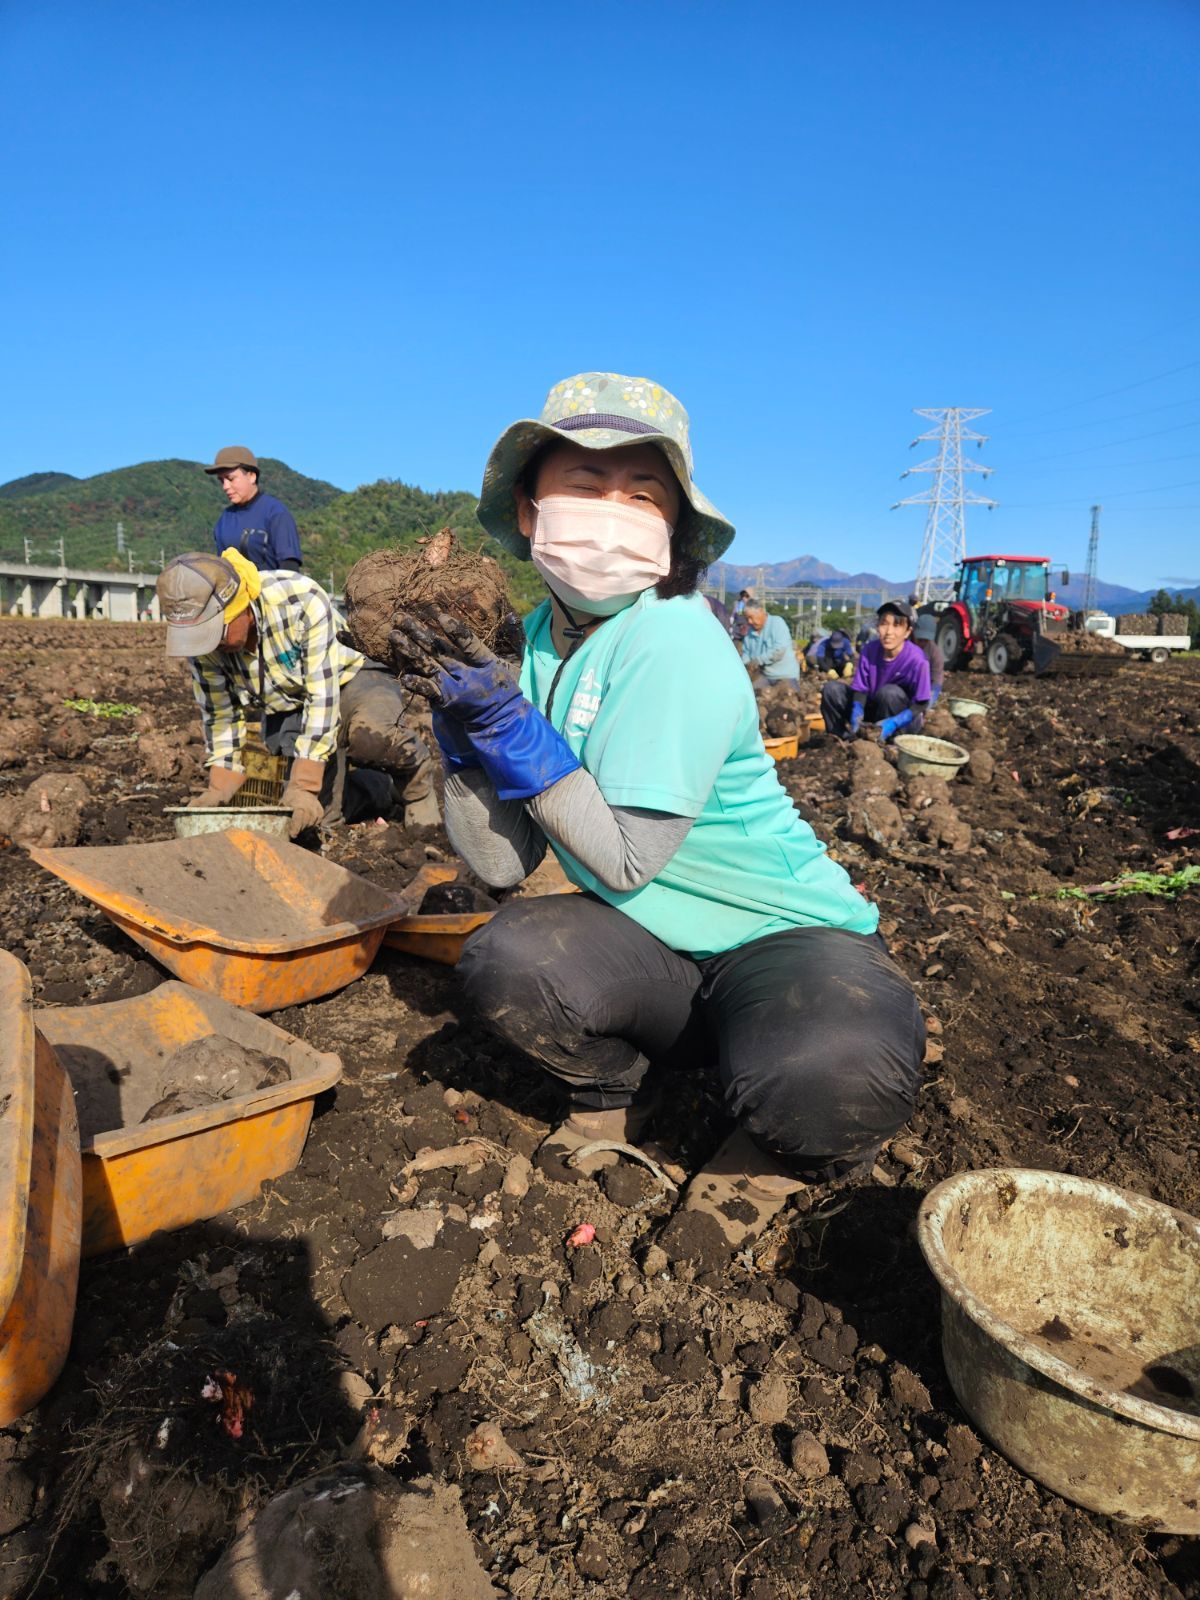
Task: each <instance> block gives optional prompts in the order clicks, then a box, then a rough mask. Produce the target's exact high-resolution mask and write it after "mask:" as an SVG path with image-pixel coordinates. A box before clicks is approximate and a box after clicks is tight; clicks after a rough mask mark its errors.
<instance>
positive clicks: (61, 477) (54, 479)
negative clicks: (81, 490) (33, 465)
mask: <svg viewBox="0 0 1200 1600" xmlns="http://www.w3.org/2000/svg"><path fill="white" fill-rule="evenodd" d="M78 482H79V479H78V478H75V477H72V475H71V474H70V473H69V472H29V473H26V475H25V477H23V478H12V479H10V481H9V482H8V483H0V500H16V499H18V498H20V497H21V496H22V495H31V494H46V493H47V492H48V491H49V490H51V489H57V488H58V487H59V486H60V485H61V484H64V483H78Z"/></svg>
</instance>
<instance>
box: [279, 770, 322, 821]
mask: <svg viewBox="0 0 1200 1600" xmlns="http://www.w3.org/2000/svg"><path fill="white" fill-rule="evenodd" d="M324 781H325V763H324V762H323V761H305V760H304V758H303V757H302V756H297V757H296V758H295V760H294V761H293V762H292V770H291V771H290V772H289V773H288V781H287V788H286V789H285V790H284V791H283V798H282V799H281V800H280V802H279V804H280V805H281V806H283V807H284V808H285V810H288V811H290V812H291V813H292V819H291V821H290V822H289V823H288V838H289V839H295V838H296V837H297V835H299V834H301V833H303V832H304V830H305V828H315V827H316V826H317V825H318V823H319V822H320V820H321V818H322V817H323V816H324V815H325V807H324V806H323V805H322V804H321V800H320V794H321V785H322V784H323V783H324Z"/></svg>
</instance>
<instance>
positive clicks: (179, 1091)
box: [142, 1033, 292, 1122]
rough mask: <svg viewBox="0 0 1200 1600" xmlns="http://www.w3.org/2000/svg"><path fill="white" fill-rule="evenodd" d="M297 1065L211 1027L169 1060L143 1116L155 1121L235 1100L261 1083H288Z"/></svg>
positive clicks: (262, 1087)
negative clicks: (292, 1066) (149, 1105)
mask: <svg viewBox="0 0 1200 1600" xmlns="http://www.w3.org/2000/svg"><path fill="white" fill-rule="evenodd" d="M291 1076H292V1069H291V1068H290V1067H289V1066H288V1064H287V1062H286V1061H285V1060H284V1059H283V1057H282V1056H269V1055H267V1054H266V1053H265V1052H264V1051H262V1050H251V1049H248V1048H247V1047H246V1046H245V1045H241V1044H238V1043H237V1042H236V1040H234V1039H226V1038H225V1037H224V1035H222V1034H219V1033H211V1034H209V1036H208V1037H207V1038H206V1039H193V1040H192V1042H191V1044H185V1045H182V1046H181V1047H180V1048H179V1049H178V1050H176V1051H175V1052H174V1054H173V1055H170V1056H168V1057H167V1059H166V1061H164V1062H163V1065H162V1069H161V1077H160V1080H159V1084H158V1087H157V1089H156V1091H155V1102H154V1104H153V1105H152V1106H151V1107H150V1109H149V1110H148V1111H147V1112H146V1114H145V1116H144V1117H143V1118H142V1121H143V1122H153V1121H155V1120H156V1119H157V1118H159V1117H172V1116H174V1115H175V1113H176V1112H177V1111H195V1110H197V1109H198V1108H199V1107H200V1106H205V1105H215V1104H216V1103H217V1101H219V1100H233V1099H235V1098H236V1097H237V1096H238V1095H240V1094H251V1093H253V1091H254V1090H255V1089H269V1088H272V1087H273V1086H274V1085H275V1084H277V1083H287V1082H288V1081H289V1080H290V1078H291Z"/></svg>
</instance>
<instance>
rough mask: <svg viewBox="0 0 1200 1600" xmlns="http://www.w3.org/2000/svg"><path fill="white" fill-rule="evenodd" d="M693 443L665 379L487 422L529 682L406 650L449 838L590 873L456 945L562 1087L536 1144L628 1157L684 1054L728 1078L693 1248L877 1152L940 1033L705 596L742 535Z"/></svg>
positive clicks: (463, 849) (498, 1022)
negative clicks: (565, 1106) (713, 570)
mask: <svg viewBox="0 0 1200 1600" xmlns="http://www.w3.org/2000/svg"><path fill="white" fill-rule="evenodd" d="M688 439H689V427H688V418H687V413H686V412H685V411H684V409H683V407H682V405H680V403H679V401H678V400H677V399H676V398H675V397H674V396H673V395H671V394H668V393H667V392H666V390H664V389H662V388H660V387H659V386H658V385H656V384H653V383H651V382H650V381H649V380H646V379H641V378H626V377H620V376H618V375H616V374H613V373H599V372H596V373H585V374H582V375H580V376H578V377H575V378H570V379H567V380H565V381H564V382H562V383H559V384H556V385H555V386H554V388H552V389H551V390H550V393H549V395H548V396H547V399H546V404H545V406H544V408H543V410H542V413H541V416H540V418H536V419H535V418H527V419H525V420H523V421H519V422H515V423H513V424H512V425H511V426H510V427H509V428H508V429H507V430H506V431H505V432H504V434H503V435H502V436H501V438H500V439H499V441H498V442H497V444H496V445H495V447H494V449H493V451H492V454H491V456H490V458H489V460H488V463H487V467H486V469H485V471H484V479H483V489H482V492H481V495H480V500H479V513H478V514H479V520H480V522H481V523H482V524H483V526H484V528H485V529H486V530H487V532H488V533H490V534H491V535H492V537H493V538H495V539H496V540H497V541H498V542H499V543H500V544H501V545H502V546H503V547H504V548H505V549H506V550H507V551H508V552H509V553H510V554H511V555H513V556H516V557H517V558H518V559H525V560H532V562H533V564H534V566H535V567H536V568H537V570H538V571H539V572H540V573H541V575H542V577H543V578H544V579H545V581H546V584H547V586H548V588H549V590H550V597H549V598H548V599H547V600H546V601H544V602H543V604H542V605H540V606H539V607H538V608H537V609H536V610H535V611H534V612H533V613H532V615H530V616H529V617H527V618H526V619H525V634H526V640H527V645H526V650H525V656H524V661H523V664H522V666H521V668H520V673H519V677H518V676H517V675H516V674H515V673H514V672H512V671H511V670H509V669H508V668H507V667H505V666H504V664H503V663H501V662H500V661H498V660H497V659H496V657H495V656H493V655H492V654H491V653H490V652H489V651H487V650H486V649H484V648H483V646H482V645H480V643H479V641H478V640H476V639H474V637H473V636H472V635H470V634H469V633H467V632H466V630H464V629H463V628H462V627H461V625H460V624H457V623H456V622H455V621H454V619H453V618H449V617H447V618H444V619H443V620H442V624H441V630H442V635H441V637H436V636H434V635H433V634H432V633H431V632H430V631H429V630H427V629H425V628H423V627H422V626H421V625H420V623H418V622H417V621H416V619H413V618H407V619H404V620H403V622H402V625H401V626H400V627H399V628H398V629H397V630H396V631H395V632H393V634H392V643H393V646H394V648H396V650H397V652H398V655H400V656H401V657H402V658H403V659H406V660H407V661H408V662H409V663H410V665H409V667H408V675H407V676H406V677H405V678H404V680H403V681H404V683H405V686H406V687H409V688H412V689H418V688H420V689H421V692H422V693H425V694H426V695H428V697H429V698H430V700H431V701H432V704H433V706H434V712H433V726H434V731H435V733H436V735H437V738H438V742H439V744H440V745H441V748H442V751H443V756H444V759H445V763H446V767H447V776H446V830H447V832H448V833H449V835H450V839H451V842H452V843H453V845H454V848H455V850H456V851H457V852H458V854H459V855H460V856H462V858H463V859H464V860H465V861H466V862H467V863H468V865H469V866H470V867H471V869H472V871H473V872H474V873H475V874H476V875H477V876H478V877H479V878H481V879H482V880H483V881H484V882H485V883H488V884H492V885H494V886H496V887H513V886H515V885H516V884H518V883H519V882H521V881H522V879H524V878H525V877H526V876H527V875H528V874H529V873H530V872H532V871H534V870H535V868H536V867H537V866H538V865H539V863H540V862H541V861H542V859H543V857H544V856H545V854H546V851H547V848H550V849H552V850H553V851H554V853H555V855H556V856H557V857H558V859H559V861H560V863H561V865H562V867H563V870H564V871H565V872H566V874H567V876H568V878H570V880H571V882H572V883H574V884H575V885H576V886H577V887H579V888H580V889H582V890H583V891H584V892H583V893H581V894H559V895H542V896H539V897H536V898H531V899H516V900H510V901H508V902H506V903H505V904H504V905H502V906H501V908H500V910H499V911H498V912H496V913H495V915H494V916H493V917H492V918H491V920H490V921H489V922H488V923H487V924H485V926H483V927H481V928H480V929H479V930H478V931H477V932H476V933H474V934H472V936H471V938H470V939H469V940H468V941H467V944H466V947H465V949H464V951H463V955H462V960H461V962H460V964H459V967H458V973H459V976H460V977H461V978H462V980H463V982H464V985H465V988H466V993H467V996H468V998H469V1000H470V1001H471V1002H472V1004H473V1005H474V1007H475V1008H476V1010H477V1012H478V1014H479V1015H480V1016H481V1017H482V1018H483V1019H484V1020H485V1021H486V1022H487V1023H488V1025H489V1026H491V1027H492V1028H493V1029H495V1030H496V1031H497V1032H498V1033H499V1034H500V1035H501V1036H502V1037H503V1038H504V1039H505V1040H507V1041H508V1043H509V1044H511V1045H513V1046H515V1047H516V1048H517V1049H519V1050H521V1051H523V1052H524V1053H525V1054H526V1055H527V1056H529V1057H531V1058H532V1060H533V1061H534V1062H536V1063H538V1064H539V1065H540V1066H541V1067H542V1068H544V1069H545V1070H547V1071H548V1072H549V1073H550V1074H551V1075H552V1076H553V1077H554V1079H555V1080H556V1081H557V1082H558V1083H559V1084H560V1085H561V1087H562V1088H563V1090H564V1091H565V1093H566V1094H567V1096H569V1115H568V1116H567V1117H566V1119H565V1121H564V1122H563V1123H562V1124H561V1125H560V1126H559V1127H558V1128H556V1129H555V1130H554V1131H553V1132H552V1133H551V1134H550V1135H549V1136H548V1138H547V1139H546V1141H545V1142H544V1144H543V1145H542V1147H541V1149H540V1151H539V1154H538V1162H539V1165H542V1166H543V1167H544V1168H545V1170H546V1171H547V1173H548V1174H549V1175H550V1176H552V1177H556V1178H561V1179H565V1180H567V1181H575V1179H576V1178H577V1176H578V1174H579V1173H581V1172H583V1173H590V1172H593V1171H595V1170H596V1168H597V1167H598V1166H604V1165H611V1164H612V1162H613V1161H615V1160H616V1156H615V1155H614V1154H613V1153H612V1151H611V1148H610V1149H608V1150H606V1149H605V1148H604V1145H605V1143H606V1142H609V1141H613V1142H616V1143H618V1144H623V1143H628V1142H630V1141H634V1142H636V1141H637V1140H638V1139H639V1138H640V1137H641V1135H642V1133H643V1131H644V1130H645V1128H646V1125H647V1121H648V1118H649V1115H650V1113H651V1110H652V1107H653V1102H654V1098H655V1095H656V1093H657V1092H659V1089H660V1083H659V1075H660V1069H663V1068H665V1067H667V1065H668V1064H670V1063H673V1064H675V1065H676V1066H677V1067H678V1068H680V1069H683V1070H685V1071H698V1070H702V1069H704V1068H705V1067H708V1068H710V1069H711V1070H712V1071H713V1072H714V1073H715V1074H716V1076H717V1081H718V1083H719V1085H720V1090H721V1093H722V1095H723V1098H724V1103H725V1107H726V1110H727V1112H728V1115H729V1120H730V1123H731V1124H734V1125H735V1126H734V1131H733V1132H732V1133H731V1134H730V1136H729V1137H728V1138H727V1139H726V1140H725V1142H724V1144H723V1145H722V1146H721V1147H720V1149H719V1150H718V1151H717V1152H716V1153H715V1154H714V1155H713V1156H712V1157H711V1158H710V1160H709V1161H708V1162H707V1163H706V1164H705V1166H704V1167H703V1168H701V1169H700V1170H699V1171H698V1172H696V1174H695V1175H694V1177H693V1178H692V1180H691V1183H690V1184H689V1185H688V1188H687V1192H686V1194H685V1196H684V1199H683V1205H682V1210H681V1211H680V1212H678V1213H676V1216H675V1218H674V1219H673V1220H672V1222H671V1224H669V1226H668V1229H667V1231H666V1233H665V1234H664V1235H663V1237H662V1244H663V1248H664V1249H665V1250H666V1251H667V1253H668V1255H669V1256H670V1257H672V1258H673V1259H679V1258H684V1257H686V1258H688V1259H693V1260H694V1259H704V1258H706V1257H709V1252H710V1251H711V1252H712V1256H713V1257H715V1256H716V1255H717V1253H718V1252H720V1253H723V1254H724V1256H725V1259H728V1254H729V1253H731V1252H733V1251H736V1250H740V1249H743V1248H744V1247H745V1246H746V1245H747V1244H748V1243H750V1242H752V1241H753V1239H754V1238H755V1237H757V1235H758V1234H759V1233H760V1232H761V1230H762V1229H763V1228H764V1227H765V1226H766V1224H767V1222H768V1221H769V1220H770V1218H771V1217H772V1216H774V1215H775V1214H776V1213H777V1212H778V1211H779V1210H780V1209H781V1208H782V1207H783V1206H784V1205H785V1204H786V1203H787V1199H788V1196H789V1195H791V1194H796V1193H799V1192H800V1191H801V1190H802V1189H803V1188H804V1186H805V1184H806V1182H816V1183H820V1182H822V1181H824V1180H825V1179H826V1178H829V1177H832V1176H835V1175H839V1174H842V1173H847V1172H849V1171H856V1172H857V1171H860V1170H861V1171H864V1172H869V1171H870V1168H871V1162H872V1160H873V1158H874V1151H875V1150H876V1149H877V1148H878V1145H879V1142H880V1140H881V1139H886V1138H889V1137H891V1135H892V1134H893V1133H895V1131H896V1130H897V1129H898V1128H899V1126H900V1124H901V1123H902V1122H903V1121H904V1120H905V1118H906V1117H907V1116H908V1115H909V1112H910V1111H911V1109H912V1100H913V1096H914V1093H915V1090H916V1085H917V1082H918V1078H919V1072H920V1062H921V1058H922V1053H923V1048H924V1027H923V1024H922V1021H921V1015H920V1009H919V1007H918V1006H917V1004H916V1001H915V997H914V995H913V991H912V987H911V985H910V984H909V982H908V980H907V979H906V978H905V977H904V975H903V974H902V973H901V972H900V971H899V969H898V968H897V967H896V966H895V965H894V963H893V962H892V961H891V960H890V959H889V957H888V955H887V951H886V949H885V947H884V945H883V942H882V940H881V939H880V938H879V936H878V933H877V931H876V930H877V924H878V912H877V911H876V909H875V907H874V906H873V905H871V904H870V903H869V902H868V901H866V900H864V899H863V898H862V896H861V895H860V894H858V892H857V891H856V890H855V889H854V888H853V886H852V885H851V882H850V879H849V878H848V877H847V875H846V873H845V871H844V870H843V869H842V868H841V867H839V866H837V865H836V864H835V863H834V862H832V861H831V860H830V859H829V857H828V855H827V854H826V852H825V847H824V845H822V844H821V843H820V841H819V840H818V839H817V838H816V837H815V836H814V834H813V832H812V829H811V828H810V827H809V825H808V824H807V823H806V822H805V821H804V820H803V819H802V818H801V817H800V815H799V814H798V813H797V811H796V809H795V806H794V805H793V803H792V801H791V800H790V799H789V797H788V795H787V794H786V793H785V791H784V790H783V788H782V786H781V785H780V782H779V777H778V773H777V771H776V769H775V766H774V763H773V762H772V760H771V758H770V756H768V755H767V753H766V751H765V749H764V748H763V742H762V737H761V734H760V733H759V725H758V710H757V707H756V705H755V701H754V696H753V694H752V693H751V691H750V686H749V684H748V683H747V681H746V674H745V672H744V671H743V670H742V668H741V667H740V666H739V665H738V663H737V661H736V659H735V658H734V656H733V655H732V654H731V652H730V651H728V650H726V649H725V648H724V645H723V643H722V642H721V633H720V629H719V628H718V626H717V624H716V623H715V622H714V620H713V618H712V616H711V615H710V614H709V611H708V609H707V607H706V606H705V605H704V603H703V601H702V600H701V598H700V596H699V595H698V594H697V592H696V585H697V583H698V581H699V577H700V574H701V572H702V571H703V570H704V568H705V567H706V566H708V565H709V564H710V563H712V562H713V561H714V560H716V559H717V558H718V557H719V556H720V555H721V554H722V552H723V551H724V550H725V549H726V548H727V547H728V545H729V543H730V541H731V540H732V538H733V532H734V530H733V527H732V525H731V524H730V523H729V522H728V521H726V519H725V518H724V517H723V516H722V515H721V513H720V512H719V511H718V510H717V509H716V507H715V506H713V505H712V503H711V502H710V501H709V500H708V499H706V498H705V496H704V495H703V494H702V493H701V491H700V489H699V488H698V487H697V485H696V483H695V481H694V478H693V473H692V454H691V448H690V445H689V442H688ZM598 554H603V556H604V557H605V559H604V560H603V561H599V560H597V555H598ZM794 670H795V669H794V668H793V671H794ZM663 1076H664V1077H665V1076H666V1074H665V1073H664V1074H663ZM668 1081H671V1080H670V1079H668ZM675 1081H676V1082H677V1081H678V1080H675ZM667 1115H668V1117H669V1119H670V1122H671V1124H672V1125H673V1126H676V1127H677V1126H678V1123H679V1117H680V1107H679V1105H678V1103H676V1104H673V1105H671V1106H670V1107H669V1108H668V1110H667ZM597 1141H599V1142H600V1149H599V1150H597V1149H596V1143H597ZM586 1146H591V1149H590V1150H587V1149H585V1148H584V1147H586ZM576 1163H577V1164H576Z"/></svg>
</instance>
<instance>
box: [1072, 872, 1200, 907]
mask: <svg viewBox="0 0 1200 1600" xmlns="http://www.w3.org/2000/svg"><path fill="white" fill-rule="evenodd" d="M1197 883H1200V867H1182V868H1181V869H1180V870H1179V871H1178V872H1127V873H1126V874H1125V875H1124V876H1123V877H1120V878H1114V879H1113V881H1112V882H1111V883H1089V884H1088V885H1087V887H1086V888H1083V889H1059V890H1058V891H1057V892H1056V893H1055V896H1054V898H1055V899H1056V900H1122V899H1124V898H1125V897H1126V896H1127V895H1131V894H1150V895H1156V896H1157V897H1158V898H1159V899H1160V900H1174V899H1175V898H1176V896H1177V895H1181V894H1182V893H1183V891H1184V890H1185V889H1190V888H1192V887H1193V886H1194V885H1195V884H1197Z"/></svg>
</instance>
